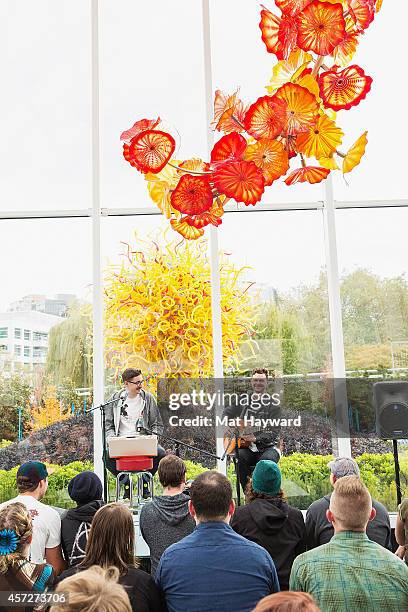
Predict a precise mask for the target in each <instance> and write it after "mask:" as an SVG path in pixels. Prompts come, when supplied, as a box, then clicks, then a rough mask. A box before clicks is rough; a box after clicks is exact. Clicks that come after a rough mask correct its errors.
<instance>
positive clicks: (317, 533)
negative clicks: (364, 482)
mask: <svg viewBox="0 0 408 612" xmlns="http://www.w3.org/2000/svg"><path fill="white" fill-rule="evenodd" d="M330 497H331V494H330V495H325V496H324V497H322V498H321V499H318V500H316V501H315V502H313V504H311V505H310V506H309V508H308V510H307V512H306V538H307V547H308V549H309V550H311V549H312V548H316V547H317V546H321V544H327V543H328V542H330V540H331V539H332V537H333V534H334V528H333V525H332V524H331V523H329V521H328V520H327V518H326V510H328V509H329V506H330ZM372 501H373V508H375V510H376V512H377V514H376V516H375V518H374V519H373V520H372V521H370V522H369V523H368V525H367V531H366V533H367V536H368V537H369V538H370V540H372V541H373V542H377V544H380V545H381V546H384V548H388V549H390V536H391V526H390V517H389V516H388V512H387V509H386V508H385V506H383V505H382V504H380V502H378V501H376V500H375V499H373V500H372Z"/></svg>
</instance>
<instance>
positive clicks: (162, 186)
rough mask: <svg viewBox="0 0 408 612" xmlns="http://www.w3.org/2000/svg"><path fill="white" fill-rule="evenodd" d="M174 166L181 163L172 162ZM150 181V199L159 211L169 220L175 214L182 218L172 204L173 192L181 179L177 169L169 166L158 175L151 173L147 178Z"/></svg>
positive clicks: (148, 186)
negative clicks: (171, 196)
mask: <svg viewBox="0 0 408 612" xmlns="http://www.w3.org/2000/svg"><path fill="white" fill-rule="evenodd" d="M172 163H174V165H178V164H179V162H177V161H175V160H172ZM145 178H146V181H148V185H147V188H148V190H149V194H150V197H151V198H152V200H153V202H154V203H155V204H157V206H158V207H159V209H160V210H161V211H162V213H163V214H164V215H165V217H166V218H167V219H170V217H171V214H172V213H173V214H174V215H175V216H176V217H180V216H181V213H179V212H178V211H177V210H174V209H173V207H172V206H171V203H170V195H171V190H172V189H174V188H175V187H176V185H177V183H178V181H179V179H180V174H179V173H178V171H177V169H176V168H173V167H172V166H169V165H168V164H167V166H166V167H165V168H164V169H163V170H162V171H161V172H159V173H158V174H152V173H151V172H149V173H148V174H146V176H145Z"/></svg>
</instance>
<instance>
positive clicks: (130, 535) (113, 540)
mask: <svg viewBox="0 0 408 612" xmlns="http://www.w3.org/2000/svg"><path fill="white" fill-rule="evenodd" d="M134 550H135V531H134V525H133V516H132V514H131V512H130V510H129V509H128V508H127V507H126V506H124V505H123V504H120V503H116V502H115V503H112V504H106V506H102V508H100V509H99V510H98V511H97V513H96V514H95V516H94V519H93V521H92V524H91V530H90V532H89V537H88V543H87V546H86V552H85V557H84V559H83V560H82V561H81V563H79V564H78V565H75V566H74V567H70V568H69V569H67V570H66V571H65V572H63V573H62V574H61V576H60V580H64V579H65V578H68V576H73V575H75V574H76V573H77V572H81V571H83V570H86V569H89V568H90V567H91V566H93V565H98V566H99V567H101V568H103V569H105V570H106V569H108V568H110V567H116V568H117V569H118V570H119V583H120V584H121V585H122V586H123V587H125V590H126V592H127V594H128V596H129V599H130V604H131V607H132V610H133V611H134V612H161V610H165V607H164V605H163V599H162V597H161V594H160V592H159V590H158V588H157V587H156V585H155V583H154V580H153V578H152V577H151V576H149V574H147V573H146V572H144V571H143V570H141V569H138V567H137V563H136V560H135V556H134Z"/></svg>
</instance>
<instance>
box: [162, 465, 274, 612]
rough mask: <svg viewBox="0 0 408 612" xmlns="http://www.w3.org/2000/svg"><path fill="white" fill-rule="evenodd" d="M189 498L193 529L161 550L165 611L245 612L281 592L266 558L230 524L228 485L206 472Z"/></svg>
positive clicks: (222, 476)
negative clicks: (268, 596) (228, 611)
mask: <svg viewBox="0 0 408 612" xmlns="http://www.w3.org/2000/svg"><path fill="white" fill-rule="evenodd" d="M190 497H191V500H190V502H189V509H190V514H191V516H192V517H193V518H194V520H195V522H196V528H195V530H194V531H193V533H191V534H190V535H188V536H186V537H185V538H184V539H183V540H180V542H177V543H176V544H172V546H170V547H169V548H168V549H167V550H165V551H164V553H163V555H162V557H161V559H160V563H159V566H158V568H157V571H156V582H157V584H158V586H159V587H160V588H161V589H162V591H163V592H164V595H165V597H166V603H167V607H168V610H169V612H185V611H186V610H194V612H225V610H234V612H248V610H252V608H254V607H255V605H256V603H257V601H258V600H259V598H260V597H263V596H265V595H269V594H270V593H275V592H277V591H279V582H278V576H277V573H276V569H275V566H274V563H273V561H272V559H271V556H270V555H269V553H268V552H266V550H265V549H263V548H262V547H261V546H259V545H258V544H256V543H254V542H250V541H249V540H247V539H245V538H243V537H242V536H240V535H239V534H237V533H235V532H234V530H233V529H232V528H231V527H230V525H229V522H230V519H231V516H232V515H233V513H234V509H235V506H234V502H233V500H232V489H231V484H230V482H229V480H228V479H227V478H226V477H225V476H224V475H223V474H220V473H218V472H214V471H209V472H204V473H202V474H200V475H199V476H198V477H197V478H196V479H195V480H194V482H193V483H192V485H191V488H190Z"/></svg>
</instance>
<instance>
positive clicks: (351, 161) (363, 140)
mask: <svg viewBox="0 0 408 612" xmlns="http://www.w3.org/2000/svg"><path fill="white" fill-rule="evenodd" d="M367 142H368V140H367V132H364V133H363V134H361V136H360V138H358V139H357V140H356V142H355V143H354V144H353V146H352V147H350V149H349V150H348V151H347V153H346V155H345V157H344V159H343V174H347V172H351V171H352V170H353V168H355V167H356V166H358V164H359V163H360V161H361V158H362V157H363V155H364V153H365V149H366V146H367Z"/></svg>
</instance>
